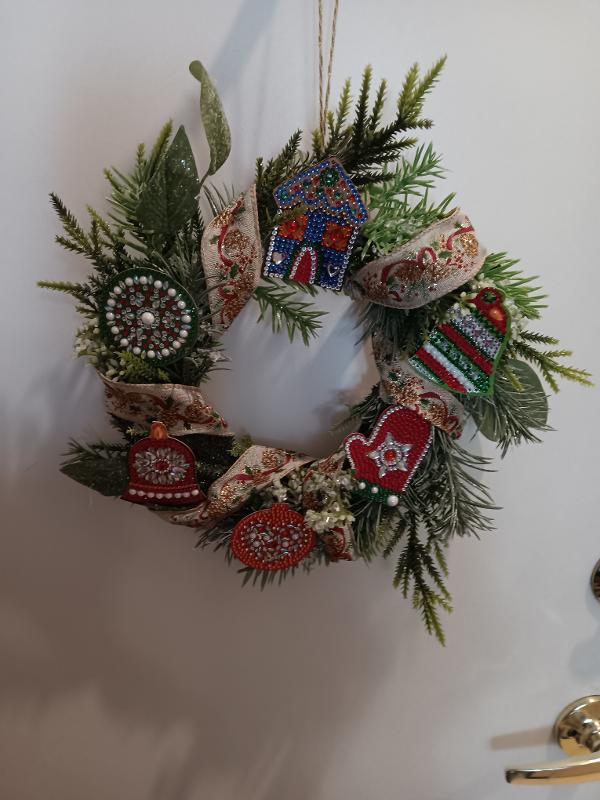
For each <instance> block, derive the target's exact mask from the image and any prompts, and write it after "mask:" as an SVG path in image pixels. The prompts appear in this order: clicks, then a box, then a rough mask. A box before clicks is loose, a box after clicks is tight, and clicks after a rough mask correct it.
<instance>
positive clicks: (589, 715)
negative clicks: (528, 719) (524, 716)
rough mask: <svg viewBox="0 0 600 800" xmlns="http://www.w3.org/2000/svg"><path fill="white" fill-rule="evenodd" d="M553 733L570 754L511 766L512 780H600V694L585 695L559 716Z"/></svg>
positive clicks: (509, 778) (508, 772) (535, 781)
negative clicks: (566, 756) (537, 762)
mask: <svg viewBox="0 0 600 800" xmlns="http://www.w3.org/2000/svg"><path fill="white" fill-rule="evenodd" d="M554 736H555V737H556V739H557V741H558V743H559V745H560V746H561V747H562V749H563V750H564V751H565V753H567V755H568V756H569V758H565V759H563V760H562V761H547V762H545V763H540V764H528V765H526V766H523V767H508V768H507V769H506V780H507V781H508V782H509V783H529V784H534V785H535V784H540V783H541V784H546V783H548V784H549V783H587V782H588V781H600V695H592V696H589V697H582V698H581V699H579V700H576V701H575V702H574V703H571V704H570V705H568V706H567V707H566V708H565V709H564V710H563V711H562V712H561V713H560V714H559V716H558V719H557V720H556V723H555V725H554Z"/></svg>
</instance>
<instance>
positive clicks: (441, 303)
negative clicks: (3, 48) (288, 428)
mask: <svg viewBox="0 0 600 800" xmlns="http://www.w3.org/2000/svg"><path fill="white" fill-rule="evenodd" d="M444 60H445V59H443V58H442V59H440V60H439V61H438V62H437V63H436V64H434V65H433V67H432V68H431V69H430V70H428V71H427V72H426V73H425V74H424V75H421V73H420V71H419V68H418V66H417V65H416V64H415V65H414V66H412V67H411V68H410V69H409V71H408V74H407V75H406V78H405V80H404V83H403V86H402V89H401V91H400V94H399V96H398V98H397V101H396V107H395V115H394V118H393V120H392V122H390V123H384V122H383V112H384V105H385V102H386V97H387V84H386V81H385V80H382V81H381V82H380V83H379V85H378V86H377V87H376V89H375V91H374V96H373V93H372V71H371V68H370V67H367V68H366V69H365V70H364V73H363V76H362V82H361V85H360V90H359V92H358V96H357V98H356V100H355V101H353V99H352V96H351V86H350V81H347V82H346V83H345V84H344V87H343V90H342V93H341V96H340V99H339V102H338V104H337V107H336V108H335V110H333V111H327V113H326V118H325V121H326V125H325V126H323V127H322V128H321V129H320V130H316V131H315V132H314V133H313V134H312V142H311V147H310V150H308V151H304V150H302V149H301V141H302V133H301V131H296V132H295V133H294V134H293V135H292V136H291V137H290V139H289V141H288V142H287V143H286V145H285V146H284V147H283V149H282V150H281V152H280V153H279V154H278V155H277V156H276V157H274V158H272V159H270V160H268V161H266V162H265V161H264V160H263V159H262V158H259V159H258V160H257V162H256V175H255V184H254V186H253V187H251V189H249V190H247V191H246V192H244V193H243V194H242V195H239V196H238V195H237V194H236V193H235V192H234V191H233V190H229V189H219V188H217V187H216V186H214V185H209V184H208V183H207V180H208V178H209V177H210V176H212V175H214V174H215V173H216V172H217V170H218V169H219V168H220V167H221V166H222V164H223V163H224V162H225V161H226V159H227V157H228V155H229V151H230V140H231V137H230V131H229V127H228V124H227V121H226V118H225V115H224V113H223V109H222V106H221V103H220V100H219V97H218V95H217V92H216V90H215V88H214V86H213V84H212V82H211V80H210V78H209V76H208V74H207V73H206V70H205V69H204V67H203V66H202V65H201V64H200V62H198V61H195V62H193V63H192V64H191V65H190V71H191V73H192V75H193V76H194V77H195V78H197V79H198V80H199V81H200V84H201V92H200V110H201V116H202V120H203V123H204V130H205V133H206V137H207V140H208V144H209V148H210V162H209V164H208V166H207V168H206V171H205V173H204V175H203V176H202V177H200V176H199V174H198V172H197V168H196V164H195V161H194V156H193V153H192V149H191V146H190V143H189V141H188V138H187V135H186V132H185V130H184V129H183V127H180V128H179V129H178V130H177V132H176V133H175V134H174V135H173V128H172V124H171V123H170V122H169V123H167V124H166V125H165V126H164V128H163V129H162V130H161V132H160V134H159V136H158V139H157V140H156V142H155V144H154V146H153V148H152V149H151V150H150V152H147V151H146V148H145V147H144V145H139V146H138V148H137V152H136V155H135V159H134V162H133V167H132V168H131V170H130V171H129V172H127V173H125V172H121V171H119V170H117V169H114V168H113V169H110V170H106V171H105V177H106V179H107V180H108V183H109V184H110V198H109V203H110V209H109V212H108V214H106V215H101V214H100V213H99V212H98V211H96V210H95V209H94V208H91V207H90V208H88V212H89V217H90V220H89V228H88V229H87V230H86V229H84V227H83V226H82V225H81V224H80V223H79V222H78V221H77V219H76V218H75V217H74V215H73V214H72V213H71V212H70V211H69V210H68V208H67V207H66V206H65V204H64V203H63V202H62V200H61V199H60V198H59V197H58V196H57V195H55V194H52V195H51V200H52V205H53V207H54V209H55V211H56V213H57V215H58V217H59V220H60V222H61V224H62V228H63V232H62V234H61V235H59V236H57V237H56V241H57V242H58V243H59V244H60V245H61V246H62V247H64V248H65V249H67V250H70V251H72V252H75V253H78V254H80V255H82V256H84V257H85V258H86V259H87V260H88V261H89V262H90V265H91V272H90V274H89V275H88V277H87V278H86V279H84V280H83V281H81V282H79V283H68V282H63V281H40V283H39V285H40V286H42V287H45V288H49V289H55V290H59V291H62V292H66V293H67V294H70V295H72V296H73V297H74V298H75V300H76V302H77V310H78V312H79V313H80V314H81V315H82V317H83V320H84V322H83V325H82V327H81V328H80V329H79V330H78V331H77V333H76V336H75V353H76V355H77V356H84V357H86V358H87V359H88V361H89V362H90V363H91V364H92V365H93V367H94V368H95V369H96V370H97V372H98V374H99V376H100V378H101V379H102V380H103V382H104V385H105V388H106V393H107V405H108V411H109V414H110V419H111V422H112V424H113V425H114V427H115V429H116V431H117V432H118V434H119V439H118V440H117V441H111V442H106V441H97V442H93V443H85V444H84V443H80V442H77V441H72V442H71V444H70V448H69V450H68V453H67V454H66V460H65V462H64V463H63V465H62V471H63V472H64V473H65V474H66V475H68V476H69V477H71V478H73V479H74V480H76V481H78V482H79V483H81V484H83V485H84V486H87V487H89V488H91V489H94V490H95V491H98V492H100V493H101V494H103V495H106V496H110V497H123V498H124V499H126V500H128V501H132V502H137V503H143V504H145V505H147V506H148V507H149V508H150V510H152V511H153V512H155V513H157V514H160V515H161V516H163V517H164V518H165V519H166V520H168V521H170V522H173V523H176V524H183V525H188V526H191V527H192V528H194V529H195V530H196V531H197V532H198V535H199V539H198V546H200V547H203V548H204V547H213V548H214V549H216V550H222V551H223V553H224V554H225V557H226V559H227V560H228V561H230V562H231V561H234V560H239V561H240V562H241V564H242V567H241V572H242V574H243V576H244V583H246V582H248V581H250V582H252V583H258V584H259V585H260V586H262V587H264V586H265V585H267V584H269V583H271V582H273V581H279V582H280V581H281V580H282V579H284V578H285V577H286V576H288V575H290V574H293V573H294V572H295V571H296V570H298V569H300V568H301V569H303V570H306V571H310V570H311V569H313V568H314V567H315V566H317V565H329V564H332V563H336V562H339V561H343V560H353V559H359V558H362V559H365V560H366V561H370V560H371V559H373V558H374V557H375V556H378V555H383V556H384V557H385V558H389V557H391V556H392V555H396V558H397V566H396V571H395V575H394V585H395V586H396V587H399V588H400V590H401V591H402V593H403V595H404V596H405V597H407V596H410V597H411V599H412V603H413V606H414V607H415V608H416V609H417V610H418V612H419V613H420V614H421V616H422V618H423V621H424V623H425V625H426V628H427V630H428V631H429V632H430V633H433V634H435V635H436V636H437V637H438V639H440V641H442V642H443V640H444V638H443V630H442V626H441V622H440V616H439V611H440V609H445V610H446V611H450V610H451V598H450V594H449V592H448V589H447V587H446V582H445V578H446V575H447V568H446V559H445V550H446V548H447V546H448V545H449V543H450V541H451V540H452V539H453V538H454V537H455V536H468V535H473V536H479V534H480V533H481V532H483V531H489V530H491V529H492V527H493V522H492V517H491V514H492V512H493V511H494V510H496V507H495V506H494V503H493V500H492V498H491V497H490V494H489V492H488V490H487V488H486V486H485V484H484V483H483V481H482V479H481V473H482V472H485V471H486V470H488V469H489V467H490V460H489V459H488V458H485V457H483V456H479V455H475V454H473V453H472V452H470V451H469V450H468V449H465V447H463V445H462V444H459V441H458V438H459V436H460V432H461V430H462V427H463V424H464V422H465V419H466V418H467V417H470V418H472V420H473V421H474V423H475V425H476V426H477V428H478V430H479V432H480V433H481V434H482V435H483V436H485V437H486V438H488V439H490V440H492V441H493V442H496V443H497V445H498V447H499V448H500V451H501V453H502V455H505V454H506V452H507V451H508V450H509V448H511V447H512V446H514V445H518V444H520V443H521V442H538V441H540V435H541V434H542V433H543V432H545V431H547V430H550V429H549V427H548V423H547V416H548V403H547V397H546V391H545V389H544V386H543V384H542V380H543V381H545V383H546V384H547V386H548V387H549V388H550V389H551V390H552V391H554V392H556V391H558V384H557V382H558V379H559V378H564V379H566V380H570V381H576V382H578V383H581V384H585V385H589V384H590V375H589V373H588V372H587V371H586V370H582V369H576V368H574V367H571V366H566V365H565V364H564V359H565V358H566V357H568V356H570V355H571V353H570V351H568V350H564V349H562V348H561V347H560V345H559V343H558V340H557V339H555V338H553V337H551V336H547V335H545V334H542V333H538V332H537V331H536V330H532V328H531V327H530V326H531V325H533V324H534V323H535V322H536V321H537V320H538V319H539V318H540V315H541V311H542V309H543V308H545V305H544V302H545V299H546V296H545V295H544V293H543V291H542V289H541V288H540V287H539V286H538V285H537V283H536V282H535V280H534V279H533V278H530V277H526V276H525V275H524V274H523V273H522V272H521V270H520V269H519V267H518V262H517V261H516V260H514V259H512V258H510V257H509V256H508V255H507V254H506V253H504V252H496V253H489V254H488V253H487V252H486V251H485V250H484V249H483V247H482V246H481V244H480V243H479V242H478V240H477V237H476V235H475V232H474V229H473V227H472V225H471V223H470V221H469V219H468V218H467V217H466V216H465V215H464V214H463V213H462V212H460V211H459V210H458V209H455V208H454V207H453V203H454V195H453V194H449V195H447V196H446V197H444V198H443V199H442V200H441V201H434V200H432V199H431V197H430V191H431V190H432V189H433V188H434V186H435V184H436V182H437V181H438V180H440V179H441V178H443V177H444V169H443V167H442V163H441V159H440V157H439V155H438V154H437V153H436V152H435V151H434V150H433V148H432V145H431V144H429V145H427V146H426V145H424V144H420V145H418V143H417V138H416V136H415V135H414V134H415V133H416V132H418V131H421V130H425V129H428V128H429V127H431V125H432V122H431V120H429V119H427V118H426V117H424V116H423V105H424V100H425V98H426V95H427V94H428V92H429V91H430V90H431V89H432V88H433V87H434V85H435V84H436V82H437V80H438V77H439V75H440V72H441V70H442V67H443V65H444ZM372 96H373V99H371V98H372ZM199 200H202V201H203V205H205V206H207V207H208V209H209V210H210V215H208V216H207V215H205V214H203V213H202V211H201V210H200V207H199ZM261 271H262V276H261ZM318 287H320V288H322V289H330V290H334V291H335V290H339V289H341V288H343V290H344V291H345V292H346V293H347V294H348V295H349V296H350V297H352V298H353V299H354V300H355V301H356V302H357V303H359V304H360V309H361V319H360V325H361V329H362V336H363V337H364V338H365V339H367V338H369V339H371V340H372V342H373V351H374V355H375V359H376V363H377V366H378V368H379V371H380V374H381V380H380V382H379V383H378V384H377V385H375V386H374V387H373V389H372V390H371V392H370V394H369V395H368V397H366V398H365V399H364V400H363V401H362V402H360V403H359V404H357V405H355V406H354V407H352V408H351V409H350V410H349V414H348V419H347V420H346V423H347V424H349V425H351V427H352V429H353V430H354V433H352V434H351V435H350V436H348V438H347V439H346V442H345V445H344V446H343V447H341V448H340V449H339V450H338V451H337V452H336V453H334V454H332V455H331V456H329V457H328V458H325V459H319V460H315V459H311V458H309V457H307V456H303V455H301V454H297V453H289V452H286V451H283V450H278V449H275V448H267V447H263V446H260V445H256V444H253V443H252V442H251V441H250V440H249V439H248V438H244V437H241V438H236V437H235V435H234V434H233V433H231V432H230V431H229V429H228V428H227V425H226V422H225V420H223V419H222V417H221V416H220V415H219V414H218V413H217V412H216V411H214V410H213V409H212V408H211V407H210V406H208V405H207V404H206V403H205V402H204V400H203V398H202V395H201V394H200V391H199V388H198V387H199V386H200V385H201V384H202V383H203V382H204V381H206V379H207V378H208V376H209V375H210V372H211V370H213V369H214V368H215V367H218V366H219V365H220V364H221V362H222V361H223V360H225V359H226V357H225V356H224V354H223V352H222V348H221V345H220V334H221V332H222V331H223V330H224V329H225V328H227V327H228V326H229V325H230V324H231V323H232V322H233V320H234V319H235V317H236V316H237V314H238V313H239V311H240V310H241V309H242V308H243V307H244V306H245V304H246V303H247V302H249V301H250V300H254V301H255V302H256V303H257V304H258V310H259V316H260V318H261V319H262V318H267V317H268V318H270V320H271V323H272V326H273V330H274V331H279V330H282V329H284V330H286V331H287V333H288V335H289V338H290V339H293V338H294V337H295V336H300V337H301V338H302V340H303V341H304V343H305V344H306V345H309V343H310V340H311V338H313V337H316V336H318V333H319V328H320V326H321V318H322V313H321V312H320V311H319V310H318V309H316V308H315V307H314V306H313V304H312V303H313V298H314V297H315V296H316V295H317V293H318ZM539 376H541V379H540V377H539Z"/></svg>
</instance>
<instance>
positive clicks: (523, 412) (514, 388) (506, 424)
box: [464, 359, 550, 456]
mask: <svg viewBox="0 0 600 800" xmlns="http://www.w3.org/2000/svg"><path fill="white" fill-rule="evenodd" d="M464 404H465V405H466V407H467V408H468V410H469V412H470V414H471V416H472V417H473V419H474V420H475V423H476V425H477V427H478V429H479V431H480V432H481V433H482V434H483V435H484V436H485V437H486V438H487V439H490V440H491V441H492V442H497V443H498V446H499V447H500V448H501V450H502V456H504V455H506V453H507V451H508V449H509V447H511V446H513V445H518V444H521V443H522V442H539V441H540V439H539V436H538V433H541V432H543V431H548V430H550V428H548V424H547V422H548V398H547V397H546V394H545V392H544V389H543V387H542V384H541V382H540V379H539V378H538V376H537V375H536V373H535V372H534V371H533V370H532V369H531V367H530V366H529V365H528V364H526V363H524V362H523V361H515V360H513V359H506V360H505V361H504V363H503V365H502V369H500V370H499V373H498V375H497V377H496V381H495V383H494V394H493V396H492V397H467V398H465V400H464Z"/></svg>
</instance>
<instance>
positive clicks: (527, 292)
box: [481, 253, 547, 319]
mask: <svg viewBox="0 0 600 800" xmlns="http://www.w3.org/2000/svg"><path fill="white" fill-rule="evenodd" d="M518 263H519V261H518V259H511V258H508V256H507V255H506V253H490V255H489V256H488V257H487V258H486V259H485V261H484V264H483V267H482V268H481V275H482V279H483V280H489V281H490V282H491V283H492V284H493V285H495V286H497V287H498V288H499V289H502V291H503V292H504V294H505V295H506V297H507V298H508V299H509V300H512V301H513V303H514V304H515V305H516V306H517V308H518V309H519V311H520V312H521V314H523V316H525V317H527V318H528V319H538V318H539V316H540V313H541V310H542V309H544V308H547V305H546V304H545V303H543V302H542V301H543V300H545V299H546V298H547V295H545V294H544V293H543V292H542V289H541V287H540V286H538V285H537V284H535V283H534V281H536V280H537V278H536V277H526V276H525V275H524V274H523V272H522V271H521V270H520V269H514V266H515V265H516V264H518Z"/></svg>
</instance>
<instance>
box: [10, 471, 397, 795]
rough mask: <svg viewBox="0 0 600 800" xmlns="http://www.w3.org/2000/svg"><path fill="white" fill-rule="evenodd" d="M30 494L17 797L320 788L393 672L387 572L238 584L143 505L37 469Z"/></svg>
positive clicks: (16, 517)
mask: <svg viewBox="0 0 600 800" xmlns="http://www.w3.org/2000/svg"><path fill="white" fill-rule="evenodd" d="M28 492H29V494H30V496H31V497H33V498H38V499H39V503H31V502H29V503H26V502H25V501H24V498H22V497H21V498H19V497H18V496H14V498H12V499H11V500H10V502H9V507H8V508H7V509H6V511H7V512H8V515H7V518H8V519H10V520H12V524H11V526H10V528H9V530H7V531H5V533H4V535H3V548H2V549H3V552H2V557H1V559H0V587H1V588H0V598H1V604H0V609H1V610H0V631H1V633H0V663H1V664H2V683H1V686H0V774H1V775H2V776H3V778H2V781H6V785H7V786H11V787H22V791H21V793H20V795H19V800H38V798H39V797H40V796H44V797H46V798H48V800H54V798H56V799H57V800H58V798H59V797H60V798H61V800H68V798H70V797H73V798H76V797H77V798H81V797H83V796H85V797H86V799H87V800H96V798H97V799H98V800H100V798H106V797H107V796H115V797H117V796H119V797H121V796H123V797H125V796H126V797H127V798H128V800H149V798H156V800H159V799H160V800H170V799H171V798H172V799H173V800H175V798H177V800H179V799H180V798H188V797H189V798H194V800H195V799H196V798H198V799H200V798H205V797H211V798H229V797H231V798H238V797H241V796H243V797H244V798H247V800H253V798H256V800H267V799H269V800H275V798H280V797H282V796H285V797H286V798H287V800H296V798H297V800H301V798H302V800H304V799H305V798H306V797H314V796H315V792H316V791H317V788H318V783H319V776H320V775H322V774H323V772H324V771H325V769H326V766H327V760H328V753H329V752H330V751H331V748H332V747H333V744H334V743H335V742H336V740H337V738H338V737H339V736H340V735H341V734H342V732H344V731H346V732H347V731H348V729H349V728H351V727H352V726H353V725H356V724H357V720H359V719H360V713H361V707H362V703H363V700H364V699H366V695H367V694H368V693H369V692H370V691H371V689H372V686H373V683H375V684H377V683H378V682H379V681H380V680H381V681H383V680H385V675H386V673H387V671H388V670H390V669H393V666H394V661H395V652H394V651H395V650H396V648H397V646H398V642H397V641H395V639H394V637H389V638H388V637H387V636H384V635H383V631H382V629H381V627H380V626H379V625H377V623H376V621H375V620H374V619H373V618H372V617H373V613H374V607H375V606H376V604H377V602H378V593H377V589H376V587H375V586H374V580H373V579H375V578H377V579H378V581H379V582H380V587H379V592H383V591H385V592H389V585H388V584H387V581H382V580H381V575H379V576H377V575H372V576H371V579H369V576H368V575H367V570H366V568H365V567H364V566H363V565H348V564H346V563H343V564H340V565H337V566H335V567H332V568H331V569H328V570H322V571H321V572H320V573H318V574H315V575H313V576H310V577H305V576H299V577H297V578H296V579H295V580H294V581H290V582H289V583H288V584H286V585H285V586H283V587H282V588H280V589H273V590H271V591H266V592H265V593H261V592H259V591H258V590H256V589H252V588H246V589H244V590H242V589H241V588H240V580H239V577H238V576H237V575H236V574H235V572H234V571H233V570H231V569H230V568H229V567H227V566H226V565H225V564H224V562H223V561H222V559H221V557H220V556H219V555H216V554H210V553H208V552H206V553H202V554H200V553H198V552H196V551H194V550H193V549H192V544H193V534H190V532H188V531H183V530H179V529H172V528H171V527H168V526H166V525H164V524H162V523H160V521H157V520H155V519H154V518H152V517H151V515H150V514H148V513H147V512H145V511H144V510H143V509H138V508H129V507H127V506H126V505H125V504H122V503H120V502H119V501H111V500H106V499H96V498H94V497H92V496H91V494H90V493H87V492H86V491H85V490H84V489H81V488H79V487H77V486H76V485H75V484H72V485H70V484H68V483H67V479H65V478H61V477H60V476H57V475H51V476H50V477H48V476H47V475H46V473H45V469H43V468H37V467H36V468H34V469H33V471H32V474H31V477H30V481H29V485H28ZM59 492H60V496H61V497H62V498H64V502H63V504H62V506H61V507H59V508H57V506H56V503H55V502H53V501H52V500H51V498H52V497H56V496H57V494H58V493H59ZM49 518H51V519H49ZM46 520H48V524H47V525H46V524H45V521H46ZM374 571H375V572H377V571H379V570H374ZM309 582H310V583H309ZM366 584H369V586H367V585H366ZM366 592H368V593H369V600H370V602H369V603H368V604H367V603H365V602H364V599H363V598H364V593H366ZM398 599H399V598H398ZM365 675H369V676H370V680H369V683H368V684H367V683H366V682H365V680H364V676H365ZM298 753H302V758H301V759H298V757H297V754H298ZM66 778H68V785H69V787H70V793H69V794H66V793H65V782H64V779H66Z"/></svg>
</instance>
